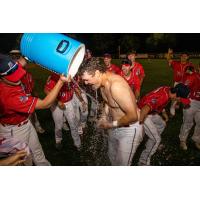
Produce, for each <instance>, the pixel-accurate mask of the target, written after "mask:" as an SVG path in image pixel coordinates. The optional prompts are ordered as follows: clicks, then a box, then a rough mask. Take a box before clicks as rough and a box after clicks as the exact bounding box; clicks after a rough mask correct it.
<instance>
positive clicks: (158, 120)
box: [139, 114, 166, 165]
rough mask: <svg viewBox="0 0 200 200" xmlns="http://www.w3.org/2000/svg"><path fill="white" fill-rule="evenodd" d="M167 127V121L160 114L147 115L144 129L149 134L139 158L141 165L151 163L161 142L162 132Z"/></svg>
mask: <svg viewBox="0 0 200 200" xmlns="http://www.w3.org/2000/svg"><path fill="white" fill-rule="evenodd" d="M165 127H166V122H165V121H164V120H163V119H162V117H161V116H160V115H158V114H154V115H148V116H147V117H146V119H145V121H144V131H145V134H146V135H147V136H148V140H147V142H146V144H145V149H144V150H143V152H142V154H141V156H140V159H139V164H140V165H150V161H151V156H153V154H154V153H155V152H156V150H157V148H158V146H159V144H160V141H161V133H162V132H163V131H164V129H165Z"/></svg>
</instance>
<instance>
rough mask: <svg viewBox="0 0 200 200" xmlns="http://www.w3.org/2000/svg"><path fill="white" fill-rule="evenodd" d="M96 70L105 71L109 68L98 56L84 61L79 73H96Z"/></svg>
mask: <svg viewBox="0 0 200 200" xmlns="http://www.w3.org/2000/svg"><path fill="white" fill-rule="evenodd" d="M96 70H99V71H100V72H101V73H105V72H106V70H107V69H106V67H105V66H104V65H103V64H102V63H101V62H100V60H99V59H98V58H91V59H90V60H85V61H83V63H82V64H81V66H80V69H79V75H83V73H84V72H88V73H89V74H92V75H94V74H95V72H96Z"/></svg>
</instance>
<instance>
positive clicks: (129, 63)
mask: <svg viewBox="0 0 200 200" xmlns="http://www.w3.org/2000/svg"><path fill="white" fill-rule="evenodd" d="M122 65H123V66H126V67H130V66H131V65H132V63H131V61H130V60H128V59H125V60H122Z"/></svg>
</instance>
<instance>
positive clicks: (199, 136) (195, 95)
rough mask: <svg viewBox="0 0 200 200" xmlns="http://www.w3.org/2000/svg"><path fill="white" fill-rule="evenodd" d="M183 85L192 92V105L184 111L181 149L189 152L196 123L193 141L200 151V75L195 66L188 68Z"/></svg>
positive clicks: (180, 136)
mask: <svg viewBox="0 0 200 200" xmlns="http://www.w3.org/2000/svg"><path fill="white" fill-rule="evenodd" d="M183 83H184V84H186V85H188V87H189V88H190V90H191V92H190V98H191V103H190V107H189V108H188V107H186V108H184V109H183V124H182V126H181V130H180V134H179V138H180V148H181V149H182V150H187V138H188V135H189V133H190V130H191V128H192V127H193V124H194V121H195V123H196V125H195V129H194V134H193V136H192V140H193V141H194V142H195V146H196V147H197V149H199V150H200V75H199V74H198V73H197V72H195V69H194V66H188V67H186V69H185V73H184V76H183Z"/></svg>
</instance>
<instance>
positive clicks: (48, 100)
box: [35, 80, 63, 109]
mask: <svg viewBox="0 0 200 200" xmlns="http://www.w3.org/2000/svg"><path fill="white" fill-rule="evenodd" d="M62 86H63V82H62V81H61V80H59V81H58V82H57V84H56V85H55V87H54V88H53V89H52V90H51V91H50V92H49V93H48V95H47V96H46V97H45V98H44V99H43V100H38V101H37V103H36V107H35V108H36V109H46V108H49V107H50V106H51V105H52V103H54V101H55V100H56V98H57V96H58V93H59V91H60V89H61V88H62Z"/></svg>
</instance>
